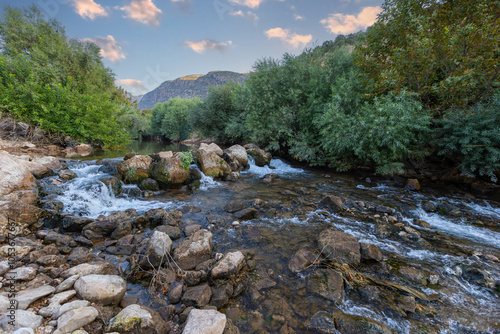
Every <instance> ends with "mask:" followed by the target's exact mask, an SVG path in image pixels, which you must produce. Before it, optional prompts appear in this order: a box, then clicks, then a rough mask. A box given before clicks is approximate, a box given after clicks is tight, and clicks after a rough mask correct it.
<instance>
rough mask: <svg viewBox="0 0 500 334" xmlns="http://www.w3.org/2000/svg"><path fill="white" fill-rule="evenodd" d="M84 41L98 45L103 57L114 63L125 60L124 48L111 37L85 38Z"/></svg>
mask: <svg viewBox="0 0 500 334" xmlns="http://www.w3.org/2000/svg"><path fill="white" fill-rule="evenodd" d="M83 41H84V42H89V43H94V44H95V45H97V46H98V47H99V48H100V49H101V51H100V54H101V56H102V57H103V58H106V59H108V60H110V61H112V62H113V63H118V62H119V61H120V60H122V59H125V53H123V50H122V47H121V46H120V44H119V43H118V42H117V41H116V40H115V38H114V37H113V36H111V35H108V36H107V37H101V36H98V37H96V38H85V39H83Z"/></svg>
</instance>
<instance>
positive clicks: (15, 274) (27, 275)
mask: <svg viewBox="0 0 500 334" xmlns="http://www.w3.org/2000/svg"><path fill="white" fill-rule="evenodd" d="M35 276H36V268H32V267H20V268H16V269H14V270H11V271H9V272H7V274H5V278H7V279H8V280H16V281H31V280H32V279H33V278H35Z"/></svg>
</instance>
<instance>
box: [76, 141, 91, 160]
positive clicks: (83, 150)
mask: <svg viewBox="0 0 500 334" xmlns="http://www.w3.org/2000/svg"><path fill="white" fill-rule="evenodd" d="M74 150H75V153H76V154H78V155H79V156H82V157H86V156H88V155H90V154H91V153H92V146H90V145H88V144H79V145H76V146H75V147H74Z"/></svg>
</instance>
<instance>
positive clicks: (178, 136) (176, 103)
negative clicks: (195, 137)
mask: <svg viewBox="0 0 500 334" xmlns="http://www.w3.org/2000/svg"><path fill="white" fill-rule="evenodd" d="M200 102H201V100H200V99H199V98H194V99H182V98H178V97H174V98H172V99H170V100H168V101H167V102H163V103H158V104H156V105H155V106H154V107H153V109H152V110H151V112H152V115H151V130H152V133H153V135H161V136H164V137H165V138H168V139H170V140H184V139H186V138H187V137H188V135H189V133H190V132H191V126H190V124H189V121H188V119H189V114H190V113H191V111H192V110H193V109H194V108H196V107H197V105H198V104H199V103H200Z"/></svg>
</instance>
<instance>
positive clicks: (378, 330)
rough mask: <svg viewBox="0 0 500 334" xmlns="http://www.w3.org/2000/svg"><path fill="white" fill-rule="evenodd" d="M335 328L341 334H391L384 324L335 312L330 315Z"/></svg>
mask: <svg viewBox="0 0 500 334" xmlns="http://www.w3.org/2000/svg"><path fill="white" fill-rule="evenodd" d="M332 318H333V320H334V322H335V327H336V328H337V330H338V331H339V332H341V333H342V334H359V333H364V334H392V330H391V329H390V328H389V326H387V325H386V324H384V323H382V322H379V321H376V320H373V319H370V318H366V317H362V316H359V315H351V314H344V313H342V312H336V313H334V314H333V315H332Z"/></svg>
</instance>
